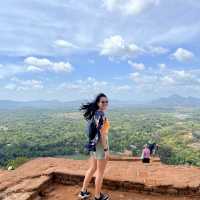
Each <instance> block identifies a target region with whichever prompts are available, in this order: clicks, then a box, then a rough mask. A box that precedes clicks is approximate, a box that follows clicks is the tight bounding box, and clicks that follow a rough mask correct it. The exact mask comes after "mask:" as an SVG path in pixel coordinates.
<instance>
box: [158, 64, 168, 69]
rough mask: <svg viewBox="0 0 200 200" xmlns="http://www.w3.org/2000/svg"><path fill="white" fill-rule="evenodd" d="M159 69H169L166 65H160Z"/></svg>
mask: <svg viewBox="0 0 200 200" xmlns="http://www.w3.org/2000/svg"><path fill="white" fill-rule="evenodd" d="M158 67H159V68H160V69H161V70H163V69H166V68H167V65H166V64H165V63H160V64H158Z"/></svg>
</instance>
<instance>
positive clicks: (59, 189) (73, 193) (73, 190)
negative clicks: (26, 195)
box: [41, 184, 199, 200]
mask: <svg viewBox="0 0 200 200" xmlns="http://www.w3.org/2000/svg"><path fill="white" fill-rule="evenodd" d="M89 190H90V191H91V192H92V196H94V189H93V188H89ZM79 192H80V187H79V186H64V185H59V184H54V185H52V188H51V191H50V192H48V191H47V192H46V193H44V194H43V195H44V196H43V197H41V200H77V199H78V194H79ZM104 192H106V193H107V194H109V195H110V197H111V199H112V200H199V199H198V198H195V197H172V196H160V195H152V194H151V195H148V194H140V193H136V192H121V191H112V190H104ZM92 199H93V198H90V200H92Z"/></svg>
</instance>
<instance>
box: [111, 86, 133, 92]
mask: <svg viewBox="0 0 200 200" xmlns="http://www.w3.org/2000/svg"><path fill="white" fill-rule="evenodd" d="M129 90H131V86H130V85H120V86H117V87H115V88H113V91H115V92H126V91H129Z"/></svg>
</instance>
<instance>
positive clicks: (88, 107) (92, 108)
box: [80, 93, 107, 120]
mask: <svg viewBox="0 0 200 200" xmlns="http://www.w3.org/2000/svg"><path fill="white" fill-rule="evenodd" d="M101 97H105V98H107V96H106V95H105V94H103V93H100V94H98V95H97V96H96V98H95V99H94V101H92V102H87V103H86V104H82V105H81V107H80V110H81V111H83V116H84V118H85V119H86V120H90V119H92V117H93V116H94V114H95V112H96V111H97V110H98V109H99V106H98V103H99V101H100V99H101Z"/></svg>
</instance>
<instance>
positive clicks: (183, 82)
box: [129, 70, 200, 91]
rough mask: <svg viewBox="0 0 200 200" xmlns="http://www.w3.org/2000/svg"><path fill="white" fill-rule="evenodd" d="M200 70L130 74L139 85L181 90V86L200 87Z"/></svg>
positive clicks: (131, 78)
mask: <svg viewBox="0 0 200 200" xmlns="http://www.w3.org/2000/svg"><path fill="white" fill-rule="evenodd" d="M199 75H200V70H187V71H186V70H164V71H160V72H157V71H152V72H151V73H150V72H144V73H138V72H135V73H131V74H129V78H130V80H132V81H133V82H134V83H135V84H136V85H137V86H143V87H144V88H145V87H147V88H148V87H152V88H160V89H163V90H166V89H168V88H170V87H173V88H175V89H176V90H177V91H179V90H180V91H181V87H188V86H198V87H199V88H200V78H199Z"/></svg>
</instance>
